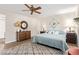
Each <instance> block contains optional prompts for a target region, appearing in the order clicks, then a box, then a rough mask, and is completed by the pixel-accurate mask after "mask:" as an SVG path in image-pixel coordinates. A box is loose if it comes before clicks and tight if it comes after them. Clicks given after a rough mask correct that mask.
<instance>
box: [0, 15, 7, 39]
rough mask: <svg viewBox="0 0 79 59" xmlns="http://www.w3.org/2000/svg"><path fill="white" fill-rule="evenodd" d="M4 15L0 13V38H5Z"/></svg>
mask: <svg viewBox="0 0 79 59" xmlns="http://www.w3.org/2000/svg"><path fill="white" fill-rule="evenodd" d="M5 19H6V18H5V15H3V14H0V38H5V37H4V35H5Z"/></svg>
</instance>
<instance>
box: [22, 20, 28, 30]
mask: <svg viewBox="0 0 79 59" xmlns="http://www.w3.org/2000/svg"><path fill="white" fill-rule="evenodd" d="M27 27H28V23H27V22H26V21H21V28H22V29H26V28H27Z"/></svg>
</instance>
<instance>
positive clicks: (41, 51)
mask: <svg viewBox="0 0 79 59" xmlns="http://www.w3.org/2000/svg"><path fill="white" fill-rule="evenodd" d="M72 47H76V46H75V45H72V44H69V48H72ZM0 54H1V55H63V52H62V51H61V50H59V49H56V48H52V47H48V46H45V45H41V44H34V43H32V42H31V39H29V40H25V41H22V42H13V43H9V44H7V45H5V46H4V43H0Z"/></svg>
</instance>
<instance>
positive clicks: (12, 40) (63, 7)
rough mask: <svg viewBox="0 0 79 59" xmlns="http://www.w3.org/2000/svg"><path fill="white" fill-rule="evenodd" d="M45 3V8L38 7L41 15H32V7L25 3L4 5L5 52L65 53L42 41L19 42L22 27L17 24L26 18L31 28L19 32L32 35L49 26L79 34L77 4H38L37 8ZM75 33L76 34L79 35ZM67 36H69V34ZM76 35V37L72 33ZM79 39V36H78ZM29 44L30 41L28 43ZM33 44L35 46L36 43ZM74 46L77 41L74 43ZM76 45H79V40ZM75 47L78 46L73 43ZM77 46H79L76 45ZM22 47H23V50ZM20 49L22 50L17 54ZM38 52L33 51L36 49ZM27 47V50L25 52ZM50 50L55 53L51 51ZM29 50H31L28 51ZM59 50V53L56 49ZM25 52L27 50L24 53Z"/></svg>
mask: <svg viewBox="0 0 79 59" xmlns="http://www.w3.org/2000/svg"><path fill="white" fill-rule="evenodd" d="M38 6H41V8H42V9H40V10H38V11H40V12H41V14H36V13H33V15H31V14H30V11H23V10H28V8H27V7H26V6H25V5H23V4H1V5H0V13H1V14H4V15H5V16H6V17H5V22H6V26H5V28H6V29H5V31H6V32H5V37H4V38H5V44H6V45H5V46H6V47H5V46H4V48H5V49H4V48H3V49H2V50H1V51H4V53H3V54H26V55H27V54H38V55H39V54H43V52H42V53H41V51H44V50H45V49H46V50H45V52H44V54H48V55H49V54H63V53H62V52H61V51H60V50H58V49H54V48H51V47H48V46H44V45H40V44H32V43H31V42H32V39H31V41H30V40H29V39H28V40H24V41H22V42H16V41H17V40H16V38H17V35H16V34H17V33H16V31H18V27H17V26H15V23H17V22H21V21H26V22H27V23H28V27H27V29H25V30H23V29H21V28H19V29H20V30H19V31H30V32H31V33H30V34H29V35H31V38H32V37H34V36H36V35H38V34H40V32H41V31H43V32H44V31H46V32H47V31H48V30H49V28H51V27H53V28H54V29H57V30H61V31H64V32H65V33H66V32H75V33H76V34H77V35H78V33H77V30H78V27H77V23H76V22H75V21H74V20H73V19H74V18H76V17H78V16H79V14H78V12H79V8H78V7H79V6H78V5H76V4H37V5H34V7H38ZM76 34H75V35H76ZM65 36H66V35H65ZM71 37H72V36H71ZM76 38H77V37H76ZM26 43H27V44H26ZM32 45H33V46H32ZM72 45H73V44H72ZM76 45H77V46H79V43H78V40H77V42H76ZM72 47H74V46H72ZM75 47H76V46H75ZM19 48H20V49H19ZM38 48H41V50H39V49H38ZM18 49H19V52H18V53H17V51H18ZM32 49H33V51H35V53H33V51H32ZM23 50H24V51H23ZM48 50H50V51H51V53H50V52H49V51H48ZM28 51H29V52H28ZM54 51H56V52H54ZM22 52H23V53H22Z"/></svg>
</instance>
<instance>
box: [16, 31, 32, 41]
mask: <svg viewBox="0 0 79 59" xmlns="http://www.w3.org/2000/svg"><path fill="white" fill-rule="evenodd" d="M16 39H17V42H19V41H24V40H27V39H31V31H21V32H16Z"/></svg>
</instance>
